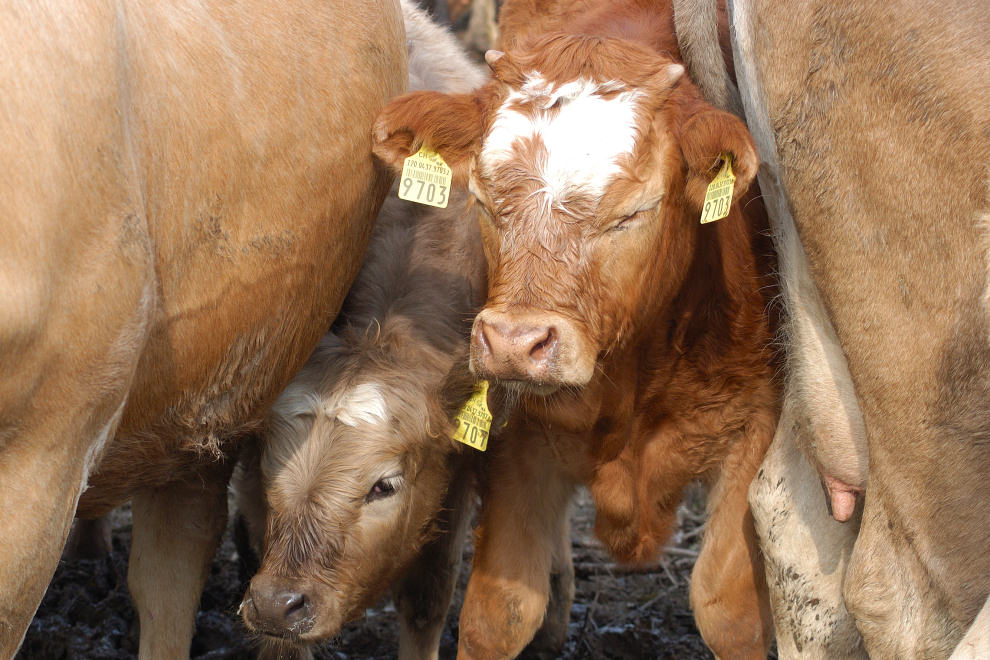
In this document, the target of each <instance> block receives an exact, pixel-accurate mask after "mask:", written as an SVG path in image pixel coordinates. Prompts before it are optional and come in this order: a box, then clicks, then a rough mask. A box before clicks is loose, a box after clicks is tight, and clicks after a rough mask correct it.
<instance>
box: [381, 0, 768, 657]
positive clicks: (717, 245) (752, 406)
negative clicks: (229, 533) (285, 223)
mask: <svg viewBox="0 0 990 660" xmlns="http://www.w3.org/2000/svg"><path fill="white" fill-rule="evenodd" d="M606 5H607V7H606ZM556 7H557V4H556V3H546V4H541V5H540V8H539V9H540V10H541V11H542V10H543V9H546V10H547V11H548V12H550V13H549V14H546V15H543V16H533V15H530V16H529V19H530V20H527V19H526V18H525V16H526V15H527V12H533V11H536V8H535V7H534V3H519V4H512V3H509V4H508V5H507V6H506V7H505V8H504V10H503V11H504V13H503V18H504V19H505V20H507V21H508V20H509V19H511V20H512V21H517V22H515V23H511V24H513V25H519V26H530V25H533V26H536V27H534V28H533V30H532V31H528V30H527V29H522V28H520V29H519V31H520V33H523V34H522V36H521V37H520V38H516V36H515V35H514V34H513V33H512V30H511V29H510V30H506V29H505V27H506V25H505V23H503V41H504V43H506V44H507V45H508V48H507V51H506V53H505V54H501V53H491V52H490V53H489V54H488V56H487V58H486V59H487V61H488V62H489V64H490V66H491V67H492V69H493V73H494V80H493V81H492V82H491V83H489V85H487V86H486V87H484V88H482V89H481V90H478V91H477V92H476V93H474V94H472V95H461V96H457V97H449V96H445V95H439V94H430V93H423V94H412V95H407V96H405V97H402V98H400V99H398V100H396V101H394V102H393V103H391V104H389V106H388V107H387V108H386V109H385V110H384V111H383V113H382V114H381V115H380V117H379V119H378V121H377V122H376V127H375V134H374V135H375V141H376V145H375V150H376V153H378V154H379V155H380V156H382V157H383V158H385V159H386V160H388V161H390V162H391V163H392V165H393V167H398V166H400V165H401V159H402V158H403V157H404V156H405V155H407V154H408V153H410V152H411V151H414V150H415V149H416V148H418V146H419V145H420V144H424V143H425V144H426V145H428V146H431V147H433V148H435V149H437V150H438V151H439V152H440V153H441V154H442V155H443V156H444V157H445V158H446V159H447V162H448V163H450V165H451V167H452V168H453V169H454V171H455V177H456V178H457V179H459V180H461V181H464V182H466V183H468V185H469V186H470V188H471V190H472V192H473V193H474V194H475V196H476V197H477V198H478V200H479V203H480V208H481V209H482V210H483V211H484V219H483V220H482V235H483V238H484V241H485V249H486V256H487V259H488V266H489V300H488V303H487V304H486V307H485V309H484V310H483V311H482V312H481V313H480V314H479V316H478V317H477V319H476V321H475V329H474V333H473V341H472V368H473V369H474V370H475V372H476V373H478V374H479V375H480V376H484V377H494V378H496V379H498V380H501V381H505V382H506V384H507V386H508V387H509V388H510V389H511V390H513V391H514V392H515V396H516V397H518V398H519V404H520V413H519V414H518V415H517V416H516V417H515V418H514V419H513V421H512V422H511V423H510V425H509V427H508V428H507V429H506V431H505V432H504V433H503V434H502V436H501V437H499V438H498V439H497V440H498V442H496V443H495V445H494V447H493V448H492V449H491V450H490V451H492V452H493V456H492V457H491V461H492V468H491V471H492V474H491V476H490V481H489V486H488V490H487V491H486V496H485V498H484V512H483V516H482V528H481V531H480V540H479V546H478V549H477V552H476V555H475V564H474V568H473V572H472V578H471V582H470V583H469V586H468V593H467V596H466V600H465V605H464V610H463V611H462V615H461V639H460V649H459V654H460V655H462V656H463V657H511V656H513V655H515V654H516V653H518V652H519V650H520V649H521V648H522V646H523V645H524V644H525V642H526V641H527V640H528V638H529V637H530V636H531V635H532V634H533V631H534V630H535V629H536V626H537V625H538V623H539V621H540V620H541V618H542V616H543V610H544V608H545V606H546V602H547V590H548V578H547V576H548V574H549V571H550V566H551V563H552V561H553V559H554V555H555V552H556V550H555V548H554V547H553V545H552V543H551V542H550V540H549V539H551V538H553V534H552V532H553V530H554V529H556V527H557V526H558V525H560V524H561V522H560V521H561V520H566V503H567V498H568V496H569V494H570V493H571V492H572V489H573V488H574V487H575V485H576V484H579V483H585V484H587V485H588V486H589V487H590V489H591V492H592V494H593V495H594V497H595V500H596V504H597V506H598V513H599V519H598V522H597V532H598V534H599V536H600V537H601V538H602V539H603V540H604V541H605V542H606V544H607V545H608V546H609V547H610V548H611V549H612V551H613V552H614V553H615V554H616V555H617V556H618V557H619V558H620V559H622V560H624V561H634V562H635V561H644V560H647V559H649V558H651V557H653V556H655V555H656V553H657V552H658V550H659V548H660V546H661V544H662V543H663V542H664V541H665V540H666V538H667V536H668V535H669V533H670V528H671V524H672V521H673V514H674V510H675V509H676V506H677V503H678V502H679V500H680V497H681V492H682V489H683V488H684V486H686V485H687V484H688V483H689V482H690V481H692V480H694V479H698V478H700V479H702V480H703V481H705V482H706V483H707V484H708V485H709V487H710V499H709V508H710V511H711V513H712V519H711V522H710V523H709V527H708V533H707V535H706V539H705V542H704V546H703V551H702V555H701V557H699V560H698V564H697V566H696V569H695V573H694V578H693V580H692V602H693V604H694V607H695V615H696V620H697V622H698V626H699V629H701V632H702V634H703V636H704V637H705V639H706V641H707V643H708V644H709V645H710V646H711V647H712V648H713V650H715V652H716V653H717V654H718V655H720V656H724V657H763V656H764V654H765V651H766V646H767V645H768V644H769V642H770V640H771V639H772V632H771V625H770V622H769V612H768V605H767V601H766V594H765V585H764V581H763V575H762V572H763V569H762V564H761V562H760V559H759V556H758V550H757V548H756V540H755V534H754V532H753V528H752V520H751V517H750V514H749V512H748V506H747V503H746V491H747V488H748V486H749V483H750V481H751V480H752V477H753V475H754V474H755V472H756V469H757V467H758V465H759V462H760V460H762V456H763V453H764V451H765V449H766V446H767V445H768V444H769V442H770V438H771V436H772V432H773V428H774V424H775V419H776V414H777V406H778V403H777V393H776V388H775V386H774V385H773V383H772V380H771V370H772V367H771V356H770V353H769V349H768V346H767V345H768V343H769V338H770V329H769V327H768V321H767V318H766V317H765V316H764V313H763V310H764V307H765V305H766V302H767V298H766V297H765V296H764V293H767V295H769V293H768V292H761V291H760V286H761V284H763V283H765V282H766V275H767V273H766V272H765V271H764V270H763V268H764V267H765V265H766V260H765V259H764V255H762V254H759V253H758V252H757V250H758V249H759V248H757V247H756V246H757V245H763V241H762V240H760V239H759V238H758V234H759V233H760V232H762V231H765V223H766V218H765V216H764V215H763V213H762V208H761V207H760V206H759V205H758V204H757V205H755V206H754V207H752V208H749V207H747V211H748V214H746V215H744V214H743V213H742V208H743V207H742V206H741V205H740V204H739V199H738V196H739V195H740V194H742V192H743V191H744V190H745V189H746V187H747V186H748V184H749V182H750V181H751V180H752V179H753V177H754V175H755V173H756V168H757V162H756V157H755V151H754V149H753V145H752V141H751V140H750V138H749V136H748V133H747V132H746V130H745V128H744V127H743V126H742V124H741V123H740V122H739V121H738V120H737V119H736V118H735V117H733V116H731V115H729V114H727V113H724V112H721V111H717V110H715V109H714V108H712V107H711V106H709V105H708V104H706V103H705V102H704V101H703V100H702V99H701V97H700V95H699V94H698V92H697V90H695V88H694V86H693V85H692V84H691V82H690V81H688V80H687V79H684V78H680V77H679V76H680V73H681V68H680V66H679V65H677V64H676V61H675V60H672V59H671V58H670V54H671V53H676V47H670V46H669V45H670V44H671V42H672V33H671V32H670V31H669V30H667V29H666V28H664V27H650V26H654V25H660V26H668V25H669V21H668V20H667V18H664V19H663V20H662V21H658V20H657V16H667V15H668V14H669V12H670V8H669V7H668V6H666V5H665V4H664V3H644V4H643V5H640V4H637V3H628V4H625V5H616V4H615V3H578V4H577V5H575V7H576V8H575V9H574V11H573V12H572V13H571V12H567V11H561V12H560V14H559V15H557V17H556V18H553V19H552V20H551V19H548V18H547V15H550V16H553V15H554V14H553V12H555V11H558V10H557V9H555V8H556ZM606 9H607V10H606ZM644 11H646V12H647V13H645V14H644V13H642V12H644ZM574 15H578V17H577V18H575V17H574ZM668 18H669V17H668ZM637 19H639V20H637ZM642 26H646V27H642ZM638 27H642V29H643V30H646V31H647V32H649V34H647V35H645V36H644V35H643V34H642V33H641V32H640V31H638V29H637V28H638ZM546 30H551V31H555V30H559V31H560V32H551V33H550V34H542V32H543V31H546ZM575 32H576V33H578V35H580V36H575V35H574V34H573V33H575ZM616 36H619V37H632V38H634V39H635V38H639V39H640V40H641V41H640V42H639V43H637V42H635V41H629V40H618V39H614V38H602V37H616ZM665 46H666V47H665ZM660 49H662V50H663V51H664V52H663V53H660V52H657V51H658V50H660ZM579 79H584V80H587V81H590V83H588V84H587V85H586V88H589V89H592V91H591V92H589V94H591V95H594V94H601V97H602V98H610V99H614V98H617V97H619V96H620V95H621V94H622V93H624V92H625V91H636V92H639V93H640V94H642V96H641V97H639V99H640V100H639V101H637V103H636V104H635V105H634V107H633V108H632V109H631V110H630V111H629V112H628V113H626V115H625V116H628V117H632V119H631V120H630V121H632V122H633V123H634V124H635V128H634V135H635V136H636V137H635V146H634V147H633V148H632V149H631V150H630V151H629V152H628V153H625V154H621V155H619V156H617V157H616V162H617V163H618V165H617V166H616V167H615V168H614V170H613V171H609V170H608V169H607V166H603V167H605V169H603V170H602V172H604V173H605V174H603V175H601V176H599V175H597V174H596V175H594V176H591V175H589V176H588V177H587V179H588V181H587V182H586V183H585V187H584V188H579V187H577V186H575V187H572V188H565V189H564V193H563V194H561V196H560V198H559V199H557V198H554V199H553V201H552V202H549V203H547V204H546V205H545V206H543V205H541V204H540V203H539V197H540V195H543V194H544V192H543V191H544V189H545V188H546V187H547V186H548V185H549V184H546V179H545V178H544V179H543V180H541V178H540V177H541V176H543V175H544V173H545V172H547V171H549V169H548V168H549V166H548V165H546V163H548V162H550V158H551V155H550V154H549V153H548V149H549V148H548V147H547V146H546V144H547V142H544V137H542V136H543V135H550V133H546V134H544V133H538V132H537V129H533V136H532V137H531V136H529V135H528V134H526V133H517V134H516V135H518V136H520V137H518V138H516V139H515V140H514V141H511V142H510V141H509V140H508V139H506V140H504V141H503V142H498V144H499V145H501V146H499V147H497V149H498V151H496V148H495V147H491V148H489V145H490V144H492V143H493V142H496V141H497V140H499V139H501V136H500V135H499V133H498V131H500V130H502V129H501V126H502V125H504V123H505V120H504V116H505V113H506V112H513V113H516V114H517V115H519V116H520V117H522V119H519V120H518V121H519V122H522V123H525V121H529V120H530V118H531V117H534V116H540V117H542V118H543V119H542V120H545V121H546V122H550V121H553V120H554V118H555V117H558V116H562V115H563V113H564V112H565V111H566V103H568V102H570V101H569V100H567V99H565V100H564V101H557V100H556V98H557V97H555V96H554V94H556V93H557V90H558V89H561V88H564V86H565V85H566V84H569V83H572V82H574V81H575V80H579ZM582 84H583V83H582ZM527 95H528V96H527ZM574 98H578V97H574ZM540 104H543V105H540ZM452 105H453V107H456V108H457V112H456V113H455V112H453V111H451V109H450V108H451V107H452ZM542 120H541V121H542ZM500 122H502V123H500ZM605 128H611V127H605V126H601V125H587V124H586V125H584V126H583V131H584V132H583V133H579V134H574V135H573V136H572V139H573V140H574V141H578V142H580V141H582V140H588V141H592V139H593V136H592V133H593V132H595V131H601V130H604V129H605ZM540 130H543V129H540ZM493 136H496V137H493ZM550 139H552V138H546V140H550ZM486 148H489V151H486ZM492 153H496V154H497V156H498V157H497V158H496V157H492V156H491V154H492ZM722 153H731V154H732V155H733V159H734V163H735V164H736V174H737V176H738V180H737V184H736V185H737V188H736V192H735V195H736V202H735V203H734V205H733V210H732V212H731V213H730V215H729V217H728V218H726V219H724V220H721V221H718V222H717V223H715V224H714V225H706V226H701V225H699V222H698V220H699V216H700V206H701V199H702V197H703V195H704V190H705V186H706V185H707V183H708V182H709V181H710V180H711V178H712V177H713V176H714V175H715V173H716V171H717V169H718V165H719V161H720V155H721V154H722ZM601 165H602V164H601V163H600V162H598V163H591V166H593V167H597V166H601ZM603 180H604V183H602V181H603ZM599 184H600V185H601V186H602V187H603V189H602V190H601V191H597V190H596V189H595V187H594V186H595V185H599ZM575 188H577V189H576V190H575ZM498 335H501V336H500V337H498ZM513 351H515V352H514V353H512V352H513ZM509 353H512V356H511V357H510V358H509V359H504V358H503V357H502V355H505V354H509ZM528 360H529V361H531V362H533V363H538V364H537V366H535V367H533V366H532V365H531V364H529V362H527V361H528ZM575 365H576V366H575Z"/></svg>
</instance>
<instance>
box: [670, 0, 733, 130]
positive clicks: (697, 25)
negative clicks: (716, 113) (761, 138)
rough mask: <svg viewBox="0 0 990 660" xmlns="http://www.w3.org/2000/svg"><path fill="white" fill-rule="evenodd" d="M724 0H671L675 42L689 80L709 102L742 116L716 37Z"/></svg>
mask: <svg viewBox="0 0 990 660" xmlns="http://www.w3.org/2000/svg"><path fill="white" fill-rule="evenodd" d="M725 1H726V0H674V29H675V30H676V32H677V45H678V47H679V48H680V51H681V57H682V58H683V60H684V66H685V67H686V68H687V71H688V75H689V76H690V77H691V80H693V81H694V83H695V84H696V85H697V86H698V89H700V90H701V93H702V94H704V96H705V98H706V99H707V100H708V102H709V103H711V104H712V105H714V106H716V107H718V108H721V109H722V110H728V111H729V112H731V113H733V114H735V115H736V116H738V117H742V116H743V110H742V101H741V100H740V98H739V90H738V89H736V85H735V81H733V80H732V77H731V75H730V74H729V70H728V67H726V65H725V60H724V59H723V57H722V49H721V48H720V46H719V40H718V18H719V16H718V14H719V3H724V2H725Z"/></svg>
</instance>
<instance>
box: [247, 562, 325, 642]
mask: <svg viewBox="0 0 990 660" xmlns="http://www.w3.org/2000/svg"><path fill="white" fill-rule="evenodd" d="M313 610H314V608H313V602H312V598H311V597H310V596H309V595H308V594H307V593H306V591H305V589H304V588H303V587H302V585H300V584H295V583H294V582H292V581H289V580H284V579H279V578H275V577H272V576H269V575H265V574H258V575H255V576H254V578H253V579H252V580H251V584H250V585H249V586H248V590H247V593H246V594H245V595H244V601H243V602H242V603H241V615H242V616H243V617H244V622H245V623H246V624H247V625H248V627H249V628H251V629H252V630H255V631H257V632H261V633H265V634H267V635H274V636H278V637H287V636H299V635H304V634H306V633H307V632H309V631H310V630H312V629H313V624H314V623H315V621H316V617H315V613H314V611H313Z"/></svg>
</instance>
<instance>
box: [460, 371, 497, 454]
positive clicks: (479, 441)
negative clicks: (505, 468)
mask: <svg viewBox="0 0 990 660" xmlns="http://www.w3.org/2000/svg"><path fill="white" fill-rule="evenodd" d="M454 421H455V422H456V423H457V429H456V430H455V431H454V440H457V441H458V442H463V443H464V444H466V445H468V446H469V447H474V448H475V449H477V450H478V451H485V449H487V448H488V432H489V431H490V430H491V428H492V413H491V411H490V410H488V381H487V380H483V381H481V382H480V383H478V384H476V385H475V386H474V394H472V395H471V398H470V399H468V401H467V403H465V404H464V407H463V408H461V412H459V413H457V415H456V416H455V417H454Z"/></svg>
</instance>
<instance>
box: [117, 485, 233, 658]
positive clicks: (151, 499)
mask: <svg viewBox="0 0 990 660" xmlns="http://www.w3.org/2000/svg"><path fill="white" fill-rule="evenodd" d="M229 476H230V471H229V469H228V468H226V467H223V466H220V467H218V468H216V469H214V470H211V471H210V474H203V475H196V476H194V477H192V478H190V479H189V480H188V481H187V482H175V483H172V484H169V485H167V486H164V487H160V488H149V489H147V490H143V491H141V492H140V493H138V494H137V495H135V496H134V498H133V500H132V501H131V512H132V514H133V518H134V527H133V534H132V539H131V555H130V567H129V570H128V574H127V583H128V586H129V587H130V590H131V595H132V597H133V598H134V605H135V608H136V609H137V612H138V616H139V619H140V622H141V650H140V654H139V655H140V658H141V659H142V660H148V659H150V658H181V657H188V655H189V645H190V643H191V642H192V635H193V627H194V621H195V617H196V612H197V611H198V610H199V599H200V595H201V594H202V591H203V585H204V584H205V583H206V576H207V574H208V572H209V568H210V563H211V562H212V560H213V555H214V553H215V552H216V548H217V544H218V542H219V540H220V536H221V534H222V533H223V529H224V524H225V523H226V520H227V480H228V478H229Z"/></svg>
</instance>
